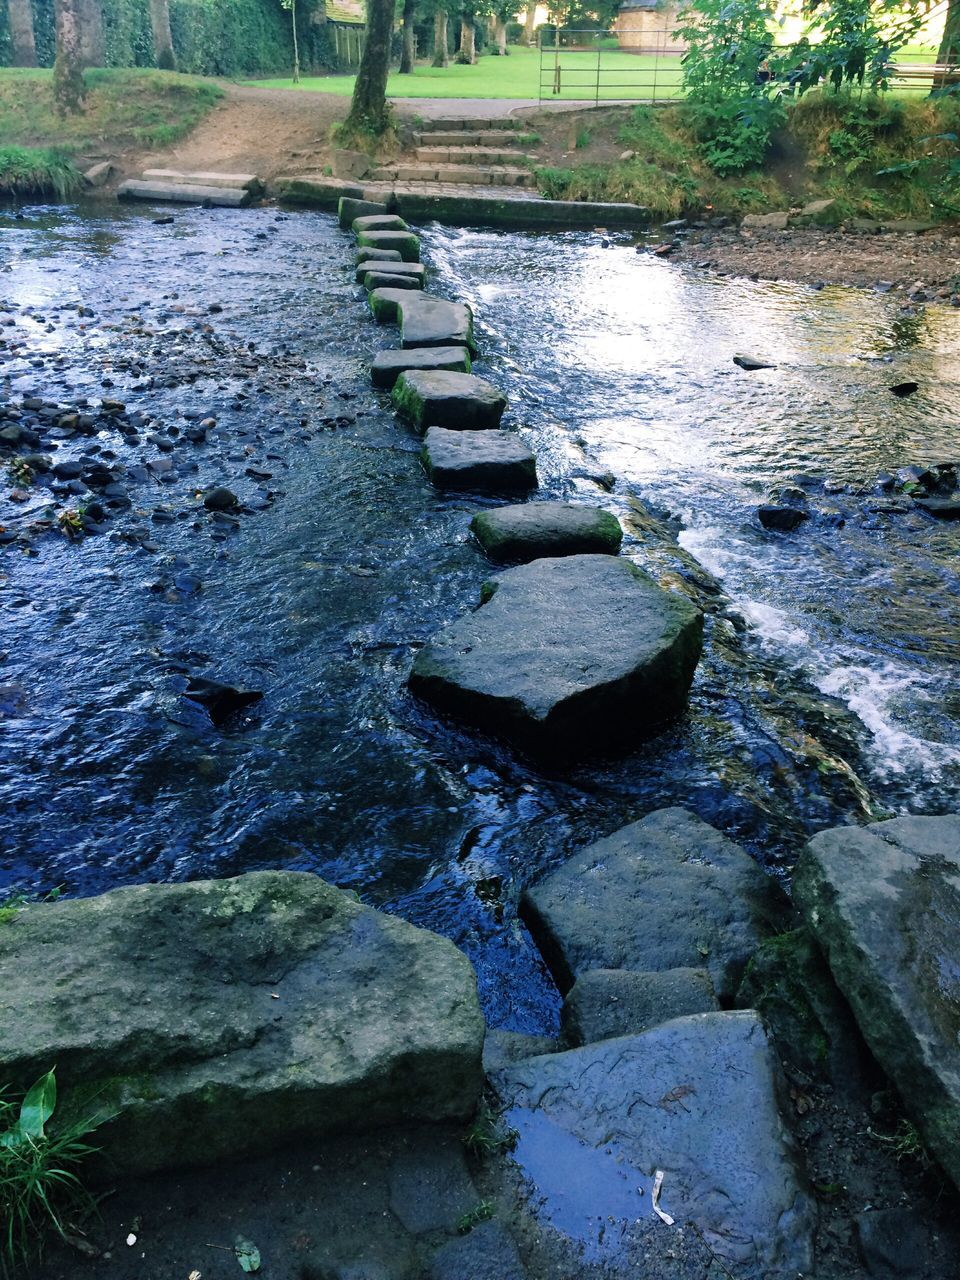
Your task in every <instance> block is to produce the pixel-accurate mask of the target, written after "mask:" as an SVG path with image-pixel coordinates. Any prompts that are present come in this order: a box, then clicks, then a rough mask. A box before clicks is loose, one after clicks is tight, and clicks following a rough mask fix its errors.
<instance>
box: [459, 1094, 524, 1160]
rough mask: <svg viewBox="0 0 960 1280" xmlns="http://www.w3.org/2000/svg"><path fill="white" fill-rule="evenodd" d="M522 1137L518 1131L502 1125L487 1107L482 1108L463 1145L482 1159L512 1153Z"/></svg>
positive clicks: (465, 1136)
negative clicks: (506, 1152) (507, 1152)
mask: <svg viewBox="0 0 960 1280" xmlns="http://www.w3.org/2000/svg"><path fill="white" fill-rule="evenodd" d="M519 1136H520V1135H519V1134H518V1133H517V1131H516V1129H509V1128H506V1127H504V1126H502V1125H501V1124H500V1121H499V1119H498V1117H497V1116H495V1115H494V1114H493V1112H492V1111H491V1110H490V1109H489V1108H488V1107H486V1106H484V1107H481V1109H480V1111H479V1113H478V1114H477V1118H476V1120H474V1122H473V1124H472V1125H471V1126H470V1128H469V1129H468V1130H467V1132H466V1133H465V1134H464V1135H463V1145H464V1146H465V1147H466V1148H467V1150H468V1151H469V1152H470V1153H471V1155H474V1156H477V1157H478V1158H479V1157H482V1156H489V1155H495V1154H500V1153H502V1152H505V1151H512V1150H513V1148H514V1147H515V1146H516V1145H517V1139H518V1137H519Z"/></svg>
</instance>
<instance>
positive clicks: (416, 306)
mask: <svg viewBox="0 0 960 1280" xmlns="http://www.w3.org/2000/svg"><path fill="white" fill-rule="evenodd" d="M400 345H401V346H403V347H469V348H470V350H471V352H473V353H474V354H476V346H475V345H474V341H473V312H472V311H471V310H470V308H469V307H468V306H467V304H466V303H465V302H447V300H446V299H445V298H431V297H428V296H427V295H426V294H420V295H419V296H418V297H415V298H413V297H411V298H407V299H405V300H403V301H402V302H401V305H400Z"/></svg>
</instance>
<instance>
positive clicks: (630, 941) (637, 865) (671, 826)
mask: <svg viewBox="0 0 960 1280" xmlns="http://www.w3.org/2000/svg"><path fill="white" fill-rule="evenodd" d="M559 563H560V564H564V563H569V562H568V561H561V562H559ZM604 563H607V564H622V563H623V561H621V560H612V559H607V560H605V561H604ZM512 572H517V571H516V570H512ZM481 612H482V610H481ZM618 633H619V634H626V632H625V630H620V629H618ZM520 909H521V912H522V914H523V917H524V919H525V920H526V922H527V924H528V925H529V928H530V931H531V933H532V934H533V937H534V940H535V942H536V943H537V945H538V947H539V948H540V950H541V952H542V954H543V957H544V959H545V960H546V962H547V964H548V965H549V967H550V970H551V972H552V973H553V975H554V977H555V978H556V980H557V983H558V985H559V987H560V989H561V991H564V992H565V991H568V990H569V989H570V987H571V986H572V985H573V983H574V981H575V980H576V979H578V978H579V977H580V976H581V975H582V974H585V973H587V972H589V971H590V970H591V969H633V970H635V971H636V972H640V973H644V972H648V971H662V970H666V969H706V970H707V971H708V972H709V974H710V977H711V979H712V981H713V985H714V990H715V991H716V993H717V996H718V997H719V999H720V1000H721V1002H723V1003H724V1004H727V1005H729V1004H731V1003H732V1002H733V999H734V996H735V995H736V991H737V987H738V986H739V984H740V979H741V978H742V976H743V972H744V969H745V967H746V964H747V961H748V960H749V959H750V956H751V955H752V954H753V952H754V950H755V949H756V948H757V946H759V944H760V942H761V941H762V940H763V939H764V938H765V937H767V936H768V934H770V933H772V932H773V931H774V929H775V928H776V927H777V926H778V925H779V924H780V922H781V919H782V913H783V904H782V902H781V895H780V893H779V890H778V889H777V887H776V885H775V883H774V882H773V880H772V879H771V878H770V877H769V876H767V875H765V874H764V873H763V872H762V871H761V870H760V867H759V866H758V865H757V863H756V862H754V860H753V858H751V857H750V855H749V854H748V853H747V852H746V851H745V850H744V849H741V848H740V846H739V845H737V844H734V843H733V841H732V840H728V839H727V837H726V836H724V835H723V834H722V833H721V832H719V831H717V830H716V828H715V827H711V826H709V825H708V824H707V823H706V822H702V821H701V820H700V819H699V818H698V817H697V816H696V815H695V814H693V813H690V812H689V811H688V810H686V809H680V808H672V809H658V810H656V811H655V812H654V813H650V814H648V815H647V816H646V817H645V818H642V819H641V820H640V821H639V822H632V823H631V824H630V825H629V826H626V827H622V828H621V829H620V830H619V831H615V832H614V833H613V834H612V835H609V836H607V837H605V838H604V839H603V840H597V841H595V842H594V843H593V844H591V845H588V846H587V847H586V848H585V849H582V850H581V851H580V853H578V854H576V855H575V856H574V857H573V858H571V859H570V861H569V862H566V863H564V865H563V866H562V867H560V868H559V869H558V870H557V871H554V872H552V873H551V874H550V875H548V876H547V877H546V879H544V880H542V881H541V882H540V884H538V885H536V886H534V887H533V888H530V889H527V890H526V892H525V893H524V895H523V897H522V899H521V903H520Z"/></svg>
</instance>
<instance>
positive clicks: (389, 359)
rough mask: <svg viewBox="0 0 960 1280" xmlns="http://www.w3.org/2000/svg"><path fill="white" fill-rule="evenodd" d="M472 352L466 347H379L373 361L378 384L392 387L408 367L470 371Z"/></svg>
mask: <svg viewBox="0 0 960 1280" xmlns="http://www.w3.org/2000/svg"><path fill="white" fill-rule="evenodd" d="M470 367H471V365H470V352H469V351H468V350H467V348H466V347H413V348H411V349H409V350H406V351H405V350H403V349H402V348H401V349H400V350H398V351H379V352H378V353H377V354H376V356H374V359H373V363H372V364H371V365H370V380H371V382H372V383H373V385H374V386H375V387H383V388H385V389H388V388H390V387H392V386H393V385H394V383H395V382H396V380H397V379H398V378H399V377H400V375H401V373H403V372H404V371H405V370H407V369H445V370H448V371H449V372H450V373H469V372H470Z"/></svg>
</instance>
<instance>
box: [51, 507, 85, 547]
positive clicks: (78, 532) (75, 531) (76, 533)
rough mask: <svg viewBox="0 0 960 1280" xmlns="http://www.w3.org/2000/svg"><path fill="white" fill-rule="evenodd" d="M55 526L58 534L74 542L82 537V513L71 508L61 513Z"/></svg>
mask: <svg viewBox="0 0 960 1280" xmlns="http://www.w3.org/2000/svg"><path fill="white" fill-rule="evenodd" d="M57 525H58V527H59V529H60V532H61V533H62V534H64V535H65V536H66V537H67V538H69V539H70V541H71V542H74V541H76V539H77V538H80V537H82V536H83V513H82V512H80V511H74V510H73V509H72V508H68V509H67V510H66V511H61V512H60V514H59V515H58V516H57Z"/></svg>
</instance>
